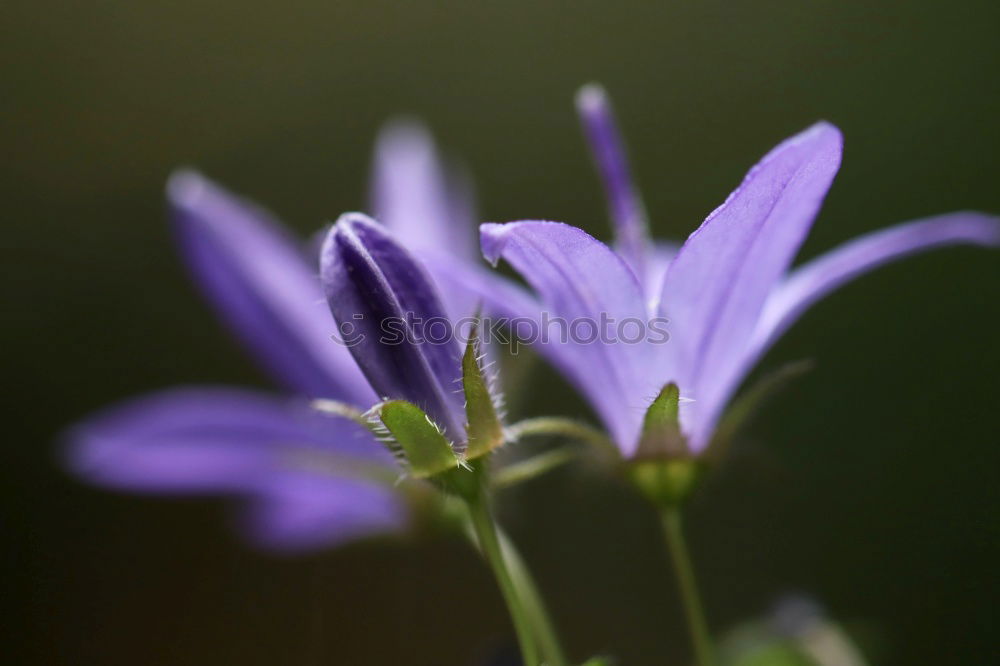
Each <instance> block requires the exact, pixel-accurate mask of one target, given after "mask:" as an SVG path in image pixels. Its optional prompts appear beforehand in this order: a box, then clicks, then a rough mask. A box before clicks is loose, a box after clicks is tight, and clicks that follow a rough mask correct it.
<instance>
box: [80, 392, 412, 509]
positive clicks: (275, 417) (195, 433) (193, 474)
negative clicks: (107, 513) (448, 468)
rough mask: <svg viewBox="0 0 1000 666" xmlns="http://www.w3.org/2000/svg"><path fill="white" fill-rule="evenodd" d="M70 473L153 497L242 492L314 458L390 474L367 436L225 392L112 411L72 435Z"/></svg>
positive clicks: (284, 405) (299, 409)
mask: <svg viewBox="0 0 1000 666" xmlns="http://www.w3.org/2000/svg"><path fill="white" fill-rule="evenodd" d="M67 439H68V446H67V450H66V460H67V464H68V466H69V468H70V469H71V470H72V471H73V472H74V473H75V474H76V475H77V476H79V477H81V478H83V479H84V480H86V481H89V482H91V483H94V484H97V485H102V486H107V487H112V488H118V489H122V490H130V491H139V492H149V493H210V494H219V493H230V492H234V491H246V490H248V489H251V488H253V487H254V485H255V484H256V483H258V481H259V480H260V479H261V478H262V477H266V476H268V475H270V474H272V473H275V472H276V471H278V470H280V469H282V468H283V467H284V466H285V465H286V464H287V465H294V466H300V465H301V464H302V463H301V460H302V459H303V457H304V456H303V454H304V453H308V452H312V453H313V454H315V455H318V456H320V457H321V459H322V460H324V461H327V462H329V463H330V464H329V465H327V467H330V466H335V465H334V464H333V462H332V461H340V462H343V463H345V467H344V469H345V470H347V471H349V470H350V467H351V466H350V465H348V464H346V463H348V462H352V461H353V462H354V463H355V464H360V465H372V466H385V467H388V468H389V469H391V466H392V465H393V464H394V463H393V461H392V457H391V456H390V455H389V454H388V453H387V452H386V451H385V450H384V448H383V447H382V446H380V445H379V444H378V443H377V442H376V441H375V440H374V439H373V438H372V437H371V436H370V435H369V434H368V433H367V432H365V431H364V429H362V428H360V426H357V425H355V424H353V423H351V422H349V421H346V420H342V419H331V418H328V417H324V416H322V415H320V414H317V413H316V412H314V411H313V410H311V409H309V408H308V407H307V406H306V405H303V404H302V403H300V402H297V401H294V400H287V399H281V398H275V397H272V396H268V395H265V394H260V393H256V392H252V391H243V390H237V389H222V388H190V389H173V390H167V391H162V392H159V393H155V394H153V395H149V396H145V397H142V398H137V399H135V400H131V401H129V402H127V403H124V404H121V405H117V406H114V407H111V408H109V409H107V410H105V411H103V412H100V413H98V414H97V415H95V416H93V417H91V418H90V419H88V420H87V421H84V422H83V423H80V424H78V425H77V426H75V427H74V428H73V429H72V430H70V431H69V433H68V437H67Z"/></svg>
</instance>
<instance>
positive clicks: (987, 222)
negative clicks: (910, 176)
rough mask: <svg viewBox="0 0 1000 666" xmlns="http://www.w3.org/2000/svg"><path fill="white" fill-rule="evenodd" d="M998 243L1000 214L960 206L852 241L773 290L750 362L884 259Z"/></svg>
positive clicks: (999, 241) (810, 263) (794, 273)
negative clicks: (818, 303) (821, 303)
mask: <svg viewBox="0 0 1000 666" xmlns="http://www.w3.org/2000/svg"><path fill="white" fill-rule="evenodd" d="M961 244H970V245H984V246H991V247H997V246H1000V218H998V217H993V216H990V215H984V214H982V213H975V212H958V213H950V214H946V215H938V216H935V217H930V218H926V219H923V220H917V221H914V222H904V223H902V224H898V225H896V226H893V227H890V228H888V229H882V230H880V231H875V232H872V233H869V234H865V235H864V236H861V237H859V238H855V239H854V240H851V241H848V242H847V243H844V244H843V245H841V246H840V247H837V248H835V249H833V250H831V251H829V252H827V253H826V254H824V255H822V256H820V257H818V258H816V259H813V260H812V261H810V262H809V263H807V264H805V265H803V266H801V267H800V268H797V269H795V270H794V271H793V272H792V273H791V274H790V275H789V276H788V277H787V278H786V279H785V280H784V282H782V283H781V284H779V285H778V286H777V287H776V288H775V289H774V291H772V292H771V295H770V297H768V299H767V303H766V305H765V307H764V310H763V312H762V313H761V317H760V321H759V322H758V324H757V330H756V332H755V334H754V338H753V342H752V343H751V345H750V350H751V351H750V356H751V358H750V359H749V361H748V362H749V363H750V364H751V365H752V364H753V363H754V362H755V361H756V360H757V358H759V356H760V355H761V354H763V353H764V352H765V351H766V350H767V349H768V348H769V347H770V346H771V345H772V344H773V343H774V341H775V340H777V339H778V338H779V337H780V336H781V334H782V333H784V332H785V331H786V330H787V329H788V327H789V326H791V325H792V324H793V323H795V321H796V320H797V319H798V318H799V317H800V316H801V315H802V314H803V313H804V312H805V311H806V310H807V309H808V308H809V307H810V306H811V305H812V304H813V303H815V302H816V301H818V300H820V299H821V298H823V297H824V296H826V295H827V294H828V293H830V292H831V291H833V290H834V289H836V288H837V287H839V286H840V285H842V284H844V283H845V282H847V281H849V280H852V279H854V278H856V277H858V276H860V275H863V274H865V273H867V272H869V271H871V270H873V269H875V268H878V267H879V266H881V265H882V264H885V263H888V262H890V261H895V260H896V259H902V258H904V257H906V256H909V255H911V254H915V253H917V252H925V251H927V250H932V249H934V248H937V247H942V246H946V245H961Z"/></svg>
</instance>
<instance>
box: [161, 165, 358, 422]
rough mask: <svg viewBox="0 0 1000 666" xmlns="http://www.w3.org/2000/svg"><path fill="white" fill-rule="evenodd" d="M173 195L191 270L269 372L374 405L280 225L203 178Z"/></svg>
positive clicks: (187, 181)
mask: <svg viewBox="0 0 1000 666" xmlns="http://www.w3.org/2000/svg"><path fill="white" fill-rule="evenodd" d="M167 194H168V197H169V200H170V204H171V209H172V218H173V222H174V225H175V228H176V232H177V236H178V240H179V243H180V249H181V253H182V254H183V256H184V258H185V260H186V261H187V264H188V267H189V268H190V270H191V272H192V273H193V274H194V277H195V279H196V281H197V282H198V284H199V286H200V287H201V288H202V289H204V291H205V293H206V294H207V295H208V297H209V299H210V301H211V302H212V303H213V305H215V307H216V308H217V309H218V310H219V311H220V312H221V313H222V315H223V316H224V318H225V319H226V321H227V323H228V324H229V325H230V327H231V328H232V330H233V332H234V333H235V334H236V335H237V336H239V337H240V338H241V339H242V340H243V342H244V343H245V344H246V345H247V346H248V347H249V348H250V350H251V351H252V352H253V353H254V354H255V355H256V356H257V357H258V358H259V359H260V360H261V362H262V363H263V365H264V366H265V367H266V368H267V369H268V370H270V371H271V372H272V373H273V374H274V375H275V376H277V377H278V378H279V379H280V380H281V381H282V382H283V383H284V384H286V385H288V386H289V387H290V388H293V389H294V390H296V391H298V392H301V393H305V394H307V395H310V396H314V397H326V398H338V399H342V400H348V401H351V402H354V403H356V404H363V405H368V404H371V402H373V401H374V395H373V394H372V392H371V390H370V389H369V387H368V386H367V383H366V382H365V381H364V377H362V375H361V373H360V372H359V371H358V369H357V367H356V366H355V364H354V362H353V360H352V359H351V357H350V354H349V353H348V352H347V350H345V349H343V348H342V347H341V346H339V345H337V344H336V343H334V342H333V341H332V340H331V339H330V336H331V334H333V333H334V332H335V330H336V329H335V325H334V322H333V319H332V318H331V317H330V313H329V311H328V310H327V308H326V307H325V305H324V303H323V293H322V290H321V289H320V284H319V279H318V278H317V275H316V271H315V270H313V269H311V268H310V267H309V266H308V264H307V262H306V261H305V260H304V258H303V256H302V254H301V253H300V251H299V248H298V247H297V246H296V244H295V242H294V241H293V240H292V239H290V238H289V237H288V236H287V234H286V233H285V232H284V230H283V229H282V228H281V227H280V225H279V224H278V223H277V222H275V221H274V220H273V219H271V218H270V217H269V216H268V215H267V213H265V212H263V211H262V210H260V209H257V208H255V207H253V206H252V205H251V204H248V203H247V202H244V201H241V200H240V199H238V198H236V197H234V196H233V195H231V194H229V193H227V192H225V191H224V190H222V189H221V188H219V187H217V186H216V185H214V184H213V183H211V182H210V181H208V180H207V179H205V178H203V177H201V176H200V175H198V174H196V173H192V172H186V171H185V172H178V173H176V174H174V175H173V176H172V177H171V179H170V182H169V184H168V186H167Z"/></svg>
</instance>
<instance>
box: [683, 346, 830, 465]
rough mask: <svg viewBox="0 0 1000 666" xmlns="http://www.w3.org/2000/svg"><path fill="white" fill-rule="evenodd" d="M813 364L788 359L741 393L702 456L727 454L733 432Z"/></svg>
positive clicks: (718, 458) (727, 411) (716, 456)
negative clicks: (766, 401) (786, 362)
mask: <svg viewBox="0 0 1000 666" xmlns="http://www.w3.org/2000/svg"><path fill="white" fill-rule="evenodd" d="M812 367H813V362H812V361H809V360H804V361H795V362H793V363H788V364H786V365H783V366H781V367H780V368H778V369H777V370H775V371H774V372H772V373H770V374H768V375H765V376H764V377H762V378H761V379H760V380H759V381H757V383H755V384H754V385H753V386H751V387H750V388H749V389H747V390H746V391H744V392H743V393H741V394H740V396H739V397H738V398H736V400H734V401H733V403H732V405H730V407H729V409H727V410H726V412H725V413H724V414H723V415H722V418H721V419H720V420H719V424H718V425H717V426H716V428H715V434H714V435H712V440H711V441H710V442H709V444H708V447H707V448H706V449H705V451H704V453H703V454H702V456H703V457H704V458H706V459H709V460H714V461H717V460H721V459H722V458H723V457H725V454H726V451H728V449H729V444H730V442H731V441H732V439H733V436H734V435H735V434H736V433H737V431H739V429H740V428H742V427H743V426H744V425H745V424H746V423H747V422H748V421H749V420H750V417H752V416H753V415H754V414H755V413H756V412H757V410H758V409H759V408H760V406H761V405H762V404H763V403H764V401H765V400H767V399H768V398H770V397H771V396H772V395H774V394H775V393H777V392H778V391H779V390H781V389H782V388H784V387H785V386H787V385H788V384H789V383H790V382H791V381H792V380H794V379H797V378H798V377H801V376H802V375H804V374H805V373H806V372H808V371H809V370H811V369H812Z"/></svg>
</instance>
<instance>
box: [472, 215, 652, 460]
mask: <svg viewBox="0 0 1000 666" xmlns="http://www.w3.org/2000/svg"><path fill="white" fill-rule="evenodd" d="M480 235H481V244H482V248H483V254H484V255H485V256H486V258H487V259H488V260H489V261H491V262H493V263H494V264H495V263H496V262H497V261H498V260H499V259H500V258H503V259H505V260H507V261H508V262H509V263H510V265H511V266H513V267H514V269H515V270H517V271H518V272H519V273H520V274H521V275H522V276H523V277H524V279H525V280H527V281H528V283H529V284H530V285H531V286H532V287H533V288H534V289H535V291H536V292H538V295H539V296H540V298H541V300H542V302H543V303H544V305H545V307H546V308H547V309H548V311H549V312H550V313H551V314H552V315H554V316H558V317H561V318H563V320H565V322H566V325H565V326H566V329H565V330H568V331H570V332H573V330H574V327H575V326H576V327H578V328H576V329H575V330H576V335H575V336H570V339H569V340H567V341H566V342H560V341H559V339H558V337H559V332H560V327H559V326H556V325H553V326H551V327H549V332H550V333H551V334H552V336H553V337H555V338H556V339H554V340H550V342H549V343H548V344H541V345H539V346H538V351H539V352H540V353H542V354H544V355H546V356H547V357H548V358H549V360H550V361H551V362H552V363H553V364H555V365H556V366H557V367H558V368H560V370H561V371H562V372H563V373H564V374H566V375H567V376H568V377H569V379H570V380H571V381H572V382H573V383H574V384H576V386H577V387H578V388H579V389H580V390H581V391H582V392H583V393H584V395H586V396H587V398H588V399H589V401H590V403H591V405H592V406H593V407H594V409H595V410H596V411H597V412H598V414H599V415H600V416H601V418H602V419H603V420H604V422H605V424H606V425H607V427H608V429H609V430H610V431H611V434H612V436H613V437H614V438H615V440H616V441H617V442H618V443H619V445H620V446H621V447H622V449H623V450H625V451H626V452H629V451H631V450H632V448H634V446H635V444H636V440H637V438H638V430H639V423H640V422H641V420H642V415H643V411H644V409H645V407H646V406H648V404H649V401H650V400H651V399H652V397H655V395H656V388H657V387H656V386H655V384H656V381H657V379H658V378H657V374H658V371H660V370H662V368H661V367H660V366H659V362H658V352H659V348H656V347H653V346H651V345H648V344H644V343H641V344H624V343H621V344H617V343H615V342H613V341H612V340H611V339H610V338H603V339H602V338H598V339H596V340H593V341H590V342H587V339H588V337H589V334H590V332H591V331H595V330H596V329H595V328H591V327H596V328H600V325H601V321H602V317H603V318H604V319H605V320H606V321H611V322H613V323H614V324H615V325H616V326H617V325H618V324H619V323H620V322H622V321H623V320H625V319H629V318H636V319H638V320H639V321H640V322H641V323H642V324H645V323H646V321H647V319H646V307H645V303H644V300H643V294H642V290H641V289H640V287H639V283H638V281H637V280H636V278H635V275H634V274H633V273H632V271H631V270H630V269H629V267H628V266H627V265H626V264H625V263H624V261H623V260H622V259H621V257H619V256H618V255H617V254H615V253H614V252H612V251H611V249H610V248H608V247H607V246H606V245H604V244H603V243H601V242H600V241H597V240H595V239H594V238H593V237H591V236H589V235H588V234H586V233H585V232H583V231H581V230H580V229H577V228H575V227H571V226H569V225H566V224H561V223H559V222H511V223H509V224H484V225H482V226H481V227H480ZM574 322H579V323H578V324H574Z"/></svg>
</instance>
